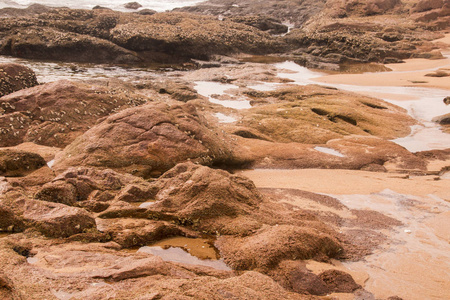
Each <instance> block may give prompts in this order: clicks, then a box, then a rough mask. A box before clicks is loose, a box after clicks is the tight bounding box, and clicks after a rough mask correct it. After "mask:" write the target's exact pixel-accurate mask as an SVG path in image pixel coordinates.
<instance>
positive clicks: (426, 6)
mask: <svg viewBox="0 0 450 300" xmlns="http://www.w3.org/2000/svg"><path fill="white" fill-rule="evenodd" d="M443 5H444V0H420V1H418V2H417V3H416V4H415V5H414V7H413V8H412V9H411V11H412V12H424V11H428V10H432V9H437V8H442V6H443Z"/></svg>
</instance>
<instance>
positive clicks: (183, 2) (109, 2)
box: [0, 0, 203, 12]
mask: <svg viewBox="0 0 450 300" xmlns="http://www.w3.org/2000/svg"><path fill="white" fill-rule="evenodd" d="M202 1H203V0H94V1H90V0H66V1H59V0H14V1H12V0H0V8H5V7H14V8H26V7H28V6H29V5H30V4H34V3H37V4H42V5H47V6H51V7H61V6H63V7H69V8H81V9H92V8H93V7H94V6H96V5H99V6H103V7H107V8H111V9H114V10H118V11H134V10H130V9H126V8H125V7H124V4H126V3H129V2H138V3H139V4H141V5H142V7H141V8H140V9H153V10H156V11H158V12H162V11H166V10H172V9H174V8H178V7H184V6H191V5H195V4H197V3H199V2H202Z"/></svg>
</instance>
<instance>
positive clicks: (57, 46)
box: [0, 27, 140, 64]
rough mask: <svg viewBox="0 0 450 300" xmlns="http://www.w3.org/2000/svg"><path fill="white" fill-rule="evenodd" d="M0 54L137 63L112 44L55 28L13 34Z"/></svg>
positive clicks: (27, 29)
mask: <svg viewBox="0 0 450 300" xmlns="http://www.w3.org/2000/svg"><path fill="white" fill-rule="evenodd" d="M0 53H1V54H3V55H12V56H16V57H23V58H32V59H44V60H58V61H73V62H90V63H116V64H117V63H128V64H129V63H136V62H139V61H140V59H139V58H138V57H137V55H136V53H133V52H132V51H129V50H127V49H124V48H121V47H119V46H117V45H115V44H113V43H111V42H109V41H106V40H103V39H99V38H96V37H92V36H88V35H82V34H78V33H73V32H62V31H58V30H55V29H53V28H45V27H44V28H42V27H35V28H26V29H23V30H21V31H20V32H19V33H16V34H12V35H10V36H9V37H8V39H7V40H6V41H4V43H3V44H2V47H1V48H0Z"/></svg>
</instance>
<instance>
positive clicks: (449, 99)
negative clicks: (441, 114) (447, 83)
mask: <svg viewBox="0 0 450 300" xmlns="http://www.w3.org/2000/svg"><path fill="white" fill-rule="evenodd" d="M442 101H444V103H445V105H449V104H450V96H447V97H445V98H444V100H442Z"/></svg>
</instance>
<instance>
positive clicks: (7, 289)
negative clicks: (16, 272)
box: [0, 273, 19, 300]
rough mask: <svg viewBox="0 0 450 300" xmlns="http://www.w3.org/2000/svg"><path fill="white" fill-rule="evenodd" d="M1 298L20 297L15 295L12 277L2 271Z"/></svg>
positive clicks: (12, 298)
mask: <svg viewBox="0 0 450 300" xmlns="http://www.w3.org/2000/svg"><path fill="white" fill-rule="evenodd" d="M0 298H1V299H3V300H15V299H19V298H18V297H17V295H14V285H13V283H12V281H11V279H9V278H8V276H6V275H5V274H3V273H0Z"/></svg>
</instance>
